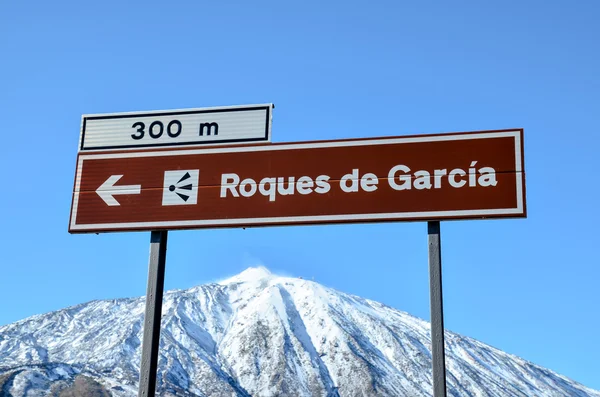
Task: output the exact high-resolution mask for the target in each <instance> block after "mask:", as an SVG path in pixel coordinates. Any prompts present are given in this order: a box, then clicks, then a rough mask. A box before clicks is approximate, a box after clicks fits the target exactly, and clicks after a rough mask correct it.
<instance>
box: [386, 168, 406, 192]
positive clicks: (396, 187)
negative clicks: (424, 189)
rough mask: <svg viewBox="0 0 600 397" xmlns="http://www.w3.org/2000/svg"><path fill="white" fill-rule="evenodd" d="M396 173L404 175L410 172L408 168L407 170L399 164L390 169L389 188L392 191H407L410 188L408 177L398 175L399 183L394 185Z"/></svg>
mask: <svg viewBox="0 0 600 397" xmlns="http://www.w3.org/2000/svg"><path fill="white" fill-rule="evenodd" d="M398 171H402V172H404V173H407V172H410V168H408V167H407V166H405V165H402V164H399V165H397V166H395V167H394V168H392V169H391V170H390V172H389V173H388V182H389V184H390V187H391V188H392V189H394V190H408V189H410V188H411V185H410V182H411V181H410V175H400V176H399V177H398V179H399V180H400V183H396V173H397V172H398Z"/></svg>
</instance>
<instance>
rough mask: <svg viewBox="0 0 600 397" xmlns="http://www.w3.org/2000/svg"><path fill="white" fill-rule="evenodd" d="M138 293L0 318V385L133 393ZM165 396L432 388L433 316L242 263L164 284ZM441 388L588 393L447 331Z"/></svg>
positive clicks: (409, 392)
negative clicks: (170, 287)
mask: <svg viewBox="0 0 600 397" xmlns="http://www.w3.org/2000/svg"><path fill="white" fill-rule="evenodd" d="M143 316H144V298H136V299H117V300H107V301H93V302H89V303H85V304H81V305H78V306H74V307H70V308H67V309H63V310H59V311H56V312H52V313H47V314H43V315H38V316H33V317H30V318H28V319H25V320H22V321H19V322H16V323H13V324H9V325H6V326H3V327H0V395H7V396H15V397H25V396H54V395H59V393H62V394H60V395H61V396H63V395H64V396H78V395H85V396H115V397H121V396H122V397H125V396H127V397H129V396H136V395H137V392H136V390H137V381H138V371H139V363H140V355H141V340H142V324H143ZM162 327H163V330H162V334H161V354H160V358H159V375H158V386H157V387H158V392H159V393H158V394H159V395H161V396H215V397H222V396H223V397H224V396H231V397H239V396H260V397H268V396H294V397H296V396H327V397H335V396H410V397H418V396H430V395H431V390H432V384H431V354H430V351H429V346H430V339H429V338H430V333H429V323H427V322H425V321H423V320H420V319H418V318H415V317H413V316H411V315H409V314H407V313H403V312H401V311H398V310H395V309H393V308H390V307H388V306H385V305H383V304H381V303H377V302H374V301H371V300H368V299H363V298H359V297H357V296H353V295H349V294H345V293H342V292H338V291H335V290H332V289H330V288H326V287H324V286H322V285H319V284H317V283H315V282H311V281H307V280H302V279H296V278H289V277H280V276H276V275H273V274H271V273H269V271H268V270H266V269H265V268H250V269H247V270H246V271H244V272H242V273H240V274H238V275H237V276H234V277H231V278H229V279H227V280H224V281H221V282H218V283H212V284H207V285H201V286H198V287H194V288H191V289H188V290H178V291H170V292H167V293H166V294H165V298H164V304H163V319H162ZM446 353H447V358H446V360H447V371H448V395H449V396H523V397H531V396H590V397H600V392H598V391H594V390H591V389H589V388H586V387H584V386H582V385H581V384H578V383H576V382H574V381H572V380H570V379H568V378H566V377H564V376H561V375H559V374H557V373H555V372H553V371H550V370H548V369H544V368H542V367H539V366H537V365H535V364H532V363H530V362H527V361H525V360H523V359H521V358H519V357H516V356H514V355H510V354H507V353H504V352H502V351H500V350H498V349H495V348H493V347H491V346H488V345H486V344H484V343H481V342H478V341H476V340H474V339H471V338H467V337H464V336H461V335H457V334H454V333H452V332H446Z"/></svg>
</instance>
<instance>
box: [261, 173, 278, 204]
mask: <svg viewBox="0 0 600 397" xmlns="http://www.w3.org/2000/svg"><path fill="white" fill-rule="evenodd" d="M276 182H277V179H275V178H263V179H262V180H261V181H260V184H259V185H258V191H259V192H260V194H262V195H263V196H268V197H269V201H275V194H276V193H277V191H276V190H277V185H276Z"/></svg>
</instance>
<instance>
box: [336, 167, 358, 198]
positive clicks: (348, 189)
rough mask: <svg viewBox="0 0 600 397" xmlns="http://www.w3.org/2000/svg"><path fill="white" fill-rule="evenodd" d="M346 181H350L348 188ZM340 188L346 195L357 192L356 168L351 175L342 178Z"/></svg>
mask: <svg viewBox="0 0 600 397" xmlns="http://www.w3.org/2000/svg"><path fill="white" fill-rule="evenodd" d="M348 181H350V186H348ZM340 188H341V189H342V190H343V191H344V192H346V193H350V192H358V168H355V169H353V170H352V173H351V174H346V175H344V176H343V177H342V180H341V181H340Z"/></svg>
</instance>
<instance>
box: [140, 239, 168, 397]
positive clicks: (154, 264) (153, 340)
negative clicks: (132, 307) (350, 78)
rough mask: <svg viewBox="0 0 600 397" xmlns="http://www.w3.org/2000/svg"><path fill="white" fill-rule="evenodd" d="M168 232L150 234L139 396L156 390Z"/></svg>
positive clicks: (147, 396) (149, 395)
mask: <svg viewBox="0 0 600 397" xmlns="http://www.w3.org/2000/svg"><path fill="white" fill-rule="evenodd" d="M167 233H168V231H166V230H165V231H153V232H152V233H151V235H150V263H149V265H148V288H147V290H146V314H145V316H144V340H143V342H142V363H141V365H140V388H139V392H138V397H154V395H155V393H156V370H157V364H158V347H159V341H160V319H161V315H162V299H163V290H164V285H165V261H166V258H167Z"/></svg>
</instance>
